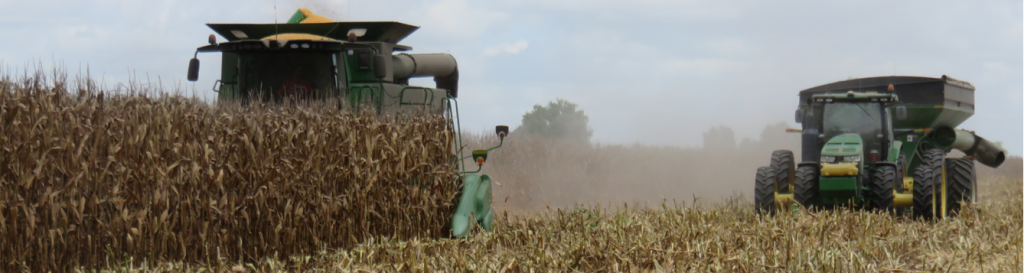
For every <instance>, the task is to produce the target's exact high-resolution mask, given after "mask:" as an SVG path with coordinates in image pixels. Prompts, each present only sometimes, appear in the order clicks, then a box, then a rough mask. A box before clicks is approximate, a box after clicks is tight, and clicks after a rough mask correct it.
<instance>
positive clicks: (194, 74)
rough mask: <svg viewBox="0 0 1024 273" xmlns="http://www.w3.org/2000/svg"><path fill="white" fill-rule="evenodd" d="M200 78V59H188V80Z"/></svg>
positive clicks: (192, 80)
mask: <svg viewBox="0 0 1024 273" xmlns="http://www.w3.org/2000/svg"><path fill="white" fill-rule="evenodd" d="M197 80H199V59H196V58H192V59H191V60H189V61H188V81H190V82H194V81H197Z"/></svg>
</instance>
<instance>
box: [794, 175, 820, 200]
mask: <svg viewBox="0 0 1024 273" xmlns="http://www.w3.org/2000/svg"><path fill="white" fill-rule="evenodd" d="M794 184H795V185H793V189H794V193H793V199H796V202H797V203H799V204H800V205H801V206H803V207H804V208H807V209H814V208H817V207H818V206H820V204H818V201H819V199H820V198H819V191H818V168H817V166H800V167H799V168H797V170H796V180H795V181H794Z"/></svg>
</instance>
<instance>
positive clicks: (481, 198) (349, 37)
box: [188, 9, 508, 237]
mask: <svg viewBox="0 0 1024 273" xmlns="http://www.w3.org/2000/svg"><path fill="white" fill-rule="evenodd" d="M207 25H208V26H209V27H210V28H211V29H213V31H214V32H216V33H217V34H220V36H221V37H224V38H225V39H227V41H225V42H219V43H218V42H217V39H216V36H214V35H212V34H211V35H210V37H209V45H206V46H202V47H199V48H198V49H197V50H196V54H198V53H200V52H220V53H221V60H222V61H221V64H222V66H221V68H220V72H221V76H220V79H218V80H217V81H216V82H215V83H214V87H213V91H214V92H218V93H219V95H218V100H220V101H241V102H243V103H248V102H250V101H257V102H261V103H275V102H281V101H283V100H285V99H286V98H289V99H297V100H324V99H332V98H340V99H341V101H344V102H346V103H345V104H344V105H345V107H346V108H349V109H355V108H359V109H372V110H374V111H376V112H377V114H382V113H396V112H407V113H415V114H433V115H443V116H444V117H445V118H447V119H448V125H449V126H447V127H446V128H444V129H443V130H449V131H450V133H452V134H453V135H454V136H456V137H455V139H454V141H455V147H460V146H461V138H459V137H458V136H460V135H461V134H460V131H461V127H460V126H459V112H458V103H457V100H456V98H457V97H458V81H459V70H458V66H457V64H456V62H455V57H452V55H449V54H445V53H432V54H407V53H398V54H393V53H394V52H402V51H409V50H412V47H409V46H406V45H400V44H398V42H400V41H401V40H402V39H404V38H405V37H407V36H408V35H409V34H412V32H414V31H416V30H417V29H419V27H417V26H412V25H408V24H404V23H399V22H334V21H331V20H329V19H327V18H324V17H322V16H319V15H316V14H313V13H311V12H310V11H309V10H306V9H299V10H298V11H296V12H295V14H294V15H293V16H292V17H291V19H290V20H289V21H288V22H287V23H284V24H207ZM198 76H199V60H198V59H196V58H195V57H193V58H192V60H191V61H190V62H189V67H188V80H189V81H196V80H197V79H198ZM414 77H433V78H434V82H435V83H436V87H435V88H430V87H420V86H410V85H409V79H410V78H414ZM496 131H497V134H498V137H500V138H501V140H502V143H503V142H504V138H505V136H507V135H508V126H497V129H496ZM498 147H501V144H499V145H498V146H496V147H493V148H490V149H487V150H477V151H473V153H472V155H471V156H468V157H463V156H462V151H461V150H457V151H452V153H453V155H452V161H453V163H456V165H457V166H459V167H456V168H457V169H456V171H457V172H459V173H460V176H459V179H458V181H455V183H461V184H462V185H463V186H462V190H461V192H460V193H459V194H458V196H459V197H458V200H454V201H453V203H454V204H457V205H456V209H455V210H454V211H455V215H453V216H452V221H451V230H452V235H453V236H455V237H463V236H465V235H466V234H467V232H468V230H469V229H470V227H471V226H472V223H474V222H475V223H478V224H479V225H481V226H482V227H483V228H484V229H485V230H490V229H491V224H492V222H493V220H494V212H493V211H492V210H491V180H490V177H488V176H487V175H486V174H482V173H480V172H479V169H478V170H477V171H467V170H466V169H465V166H464V164H462V163H461V162H462V160H463V159H468V158H470V157H472V158H473V159H474V161H475V162H476V163H477V164H478V165H481V166H482V165H483V163H484V160H486V158H487V151H490V150H493V149H496V148H498Z"/></svg>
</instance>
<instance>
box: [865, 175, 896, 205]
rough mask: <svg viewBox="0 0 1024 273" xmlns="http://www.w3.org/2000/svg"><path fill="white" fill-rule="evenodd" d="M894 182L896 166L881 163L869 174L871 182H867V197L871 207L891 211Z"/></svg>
mask: <svg viewBox="0 0 1024 273" xmlns="http://www.w3.org/2000/svg"><path fill="white" fill-rule="evenodd" d="M895 184H896V167H894V166H888V165H882V166H878V167H877V168H875V172H874V174H872V175H871V182H870V184H868V189H870V190H869V191H868V192H867V199H868V202H870V203H871V208H872V209H875V210H879V211H885V212H892V211H893V207H894V206H893V199H894V198H896V196H895V195H894V194H893V193H894V191H893V186H894V185H895Z"/></svg>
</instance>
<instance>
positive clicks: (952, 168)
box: [755, 76, 1005, 219]
mask: <svg viewBox="0 0 1024 273" xmlns="http://www.w3.org/2000/svg"><path fill="white" fill-rule="evenodd" d="M974 109H975V108H974V86H973V85H971V84H970V83H968V82H964V81H959V80H955V79H952V78H949V77H946V76H942V78H926V77H874V78H863V79H852V80H847V81H840V82H835V83H830V84H826V85H822V86H818V87H814V88H810V89H806V90H803V91H800V106H799V109H797V111H796V122H797V123H801V124H803V128H802V129H797V130H790V131H791V132H799V133H801V143H802V144H801V150H802V154H801V159H802V162H800V163H798V164H794V163H795V160H794V156H793V152H791V151H785V150H780V151H775V152H774V153H773V154H772V160H771V163H770V165H769V166H767V167H761V168H759V169H758V170H757V177H756V182H755V183H756V186H755V203H756V206H757V208H758V209H759V211H762V212H772V211H774V210H775V209H776V208H781V207H785V206H789V205H791V204H794V203H796V204H799V205H801V206H803V207H806V208H812V209H813V208H831V207H835V206H840V205H852V206H862V207H868V208H872V209H876V210H881V211H891V212H895V213H897V214H902V213H905V212H912V213H913V215H914V216H915V217H922V218H926V219H931V218H942V217H947V216H950V215H954V214H956V213H957V212H958V211H959V209H960V208H961V206H962V205H964V204H967V203H969V202H972V201H976V199H977V198H976V197H975V194H974V193H975V188H976V179H975V174H974V164H975V161H977V162H980V163H982V164H985V165H987V166H991V167H997V166H999V165H1000V164H1002V163H1003V160H1004V159H1005V151H1004V150H1003V149H1002V148H1000V147H998V146H996V145H995V144H993V143H992V142H989V141H988V140H985V139H984V138H982V137H980V136H978V135H975V134H974V132H970V131H965V130H960V129H954V128H955V127H956V126H957V125H960V123H962V122H963V121H964V120H966V119H967V118H969V117H970V116H971V115H973V114H974ZM952 149H958V150H961V151H963V152H964V153H965V154H967V156H966V157H963V158H947V157H946V155H947V153H949V152H950V151H951V150H952Z"/></svg>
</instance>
